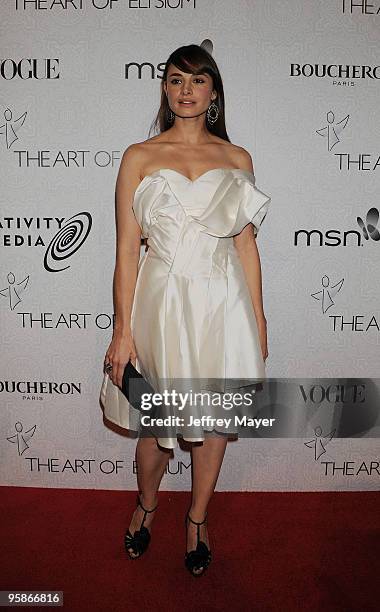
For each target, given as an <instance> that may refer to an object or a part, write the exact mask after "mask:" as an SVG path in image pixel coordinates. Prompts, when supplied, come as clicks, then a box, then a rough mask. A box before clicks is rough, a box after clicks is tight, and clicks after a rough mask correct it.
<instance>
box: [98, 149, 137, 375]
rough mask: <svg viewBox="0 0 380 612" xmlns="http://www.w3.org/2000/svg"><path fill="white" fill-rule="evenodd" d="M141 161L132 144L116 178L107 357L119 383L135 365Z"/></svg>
mask: <svg viewBox="0 0 380 612" xmlns="http://www.w3.org/2000/svg"><path fill="white" fill-rule="evenodd" d="M141 163H142V155H141V152H140V148H139V145H138V144H133V145H130V146H129V147H128V148H127V149H126V150H125V151H124V153H123V157H122V159H121V162H120V167H119V172H118V176H117V181H116V264H115V271H114V278H113V301H114V313H115V325H114V331H113V337H112V342H111V344H110V346H109V348H108V350H107V353H106V359H105V361H106V363H111V364H112V371H111V373H110V378H111V380H112V382H113V383H114V384H116V385H118V386H119V387H121V384H122V377H123V372H124V368H125V365H126V363H127V362H128V361H129V359H131V362H132V363H133V365H136V363H135V358H136V349H135V346H134V341H133V338H132V331H131V313H132V304H133V299H134V293H135V287H136V280H137V273H138V263H139V259H140V245H141V229H140V226H139V224H138V223H137V220H136V218H135V215H134V212H133V209H132V203H133V197H134V193H135V190H136V188H137V186H138V185H139V183H140V169H141Z"/></svg>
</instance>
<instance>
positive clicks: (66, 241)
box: [44, 212, 92, 272]
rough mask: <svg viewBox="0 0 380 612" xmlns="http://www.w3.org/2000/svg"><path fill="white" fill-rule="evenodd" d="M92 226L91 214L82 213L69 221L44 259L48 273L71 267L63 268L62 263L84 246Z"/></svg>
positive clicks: (50, 246)
mask: <svg viewBox="0 0 380 612" xmlns="http://www.w3.org/2000/svg"><path fill="white" fill-rule="evenodd" d="M91 226H92V219H91V215H90V213H87V212H81V213H78V214H77V215H74V216H73V217H70V219H68V220H67V222H66V223H65V225H64V226H63V227H61V229H60V230H59V232H58V233H57V234H56V235H55V236H54V237H53V239H52V240H51V242H50V244H49V246H48V248H47V251H46V253H45V257H44V266H45V269H46V270H48V272H62V270H67V268H69V267H70V266H69V265H67V266H65V267H62V262H63V261H64V260H66V259H68V258H69V257H71V256H72V255H74V253H75V252H76V251H77V250H78V249H79V248H80V247H81V246H82V244H83V243H84V241H85V240H86V238H87V236H88V234H89V232H90V230H91Z"/></svg>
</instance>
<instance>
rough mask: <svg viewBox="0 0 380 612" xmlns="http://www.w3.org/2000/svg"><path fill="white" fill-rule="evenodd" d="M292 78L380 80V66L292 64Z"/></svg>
mask: <svg viewBox="0 0 380 612" xmlns="http://www.w3.org/2000/svg"><path fill="white" fill-rule="evenodd" d="M290 76H294V77H297V76H304V77H313V76H315V77H319V78H322V79H323V78H325V77H329V78H331V79H365V78H368V79H380V66H356V65H355V64H352V65H349V64H345V65H343V64H302V65H301V64H290Z"/></svg>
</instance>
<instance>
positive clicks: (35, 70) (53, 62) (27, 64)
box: [0, 57, 59, 81]
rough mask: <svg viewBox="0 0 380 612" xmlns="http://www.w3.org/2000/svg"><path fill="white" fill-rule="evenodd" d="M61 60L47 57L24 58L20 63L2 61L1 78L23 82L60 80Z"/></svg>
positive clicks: (8, 60)
mask: <svg viewBox="0 0 380 612" xmlns="http://www.w3.org/2000/svg"><path fill="white" fill-rule="evenodd" d="M58 68H59V59H57V58H54V59H52V58H50V57H47V58H45V59H36V58H34V59H32V58H25V57H24V58H22V59H20V60H18V61H16V60H14V59H11V58H6V59H0V77H1V78H2V79H4V80H6V81H11V80H12V79H16V78H19V79H22V80H23V81H25V80H29V79H35V80H37V81H42V80H46V79H59V72H58Z"/></svg>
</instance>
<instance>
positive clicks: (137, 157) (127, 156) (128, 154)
mask: <svg viewBox="0 0 380 612" xmlns="http://www.w3.org/2000/svg"><path fill="white" fill-rule="evenodd" d="M163 141H164V138H163V135H162V134H158V135H157V136H153V137H152V138H148V139H147V140H144V141H141V142H135V143H133V144H131V145H129V147H127V149H125V151H124V153H123V158H122V162H123V163H124V164H127V165H128V166H131V167H132V169H134V171H135V172H136V171H138V172H139V174H140V178H141V177H142V175H143V173H144V166H145V165H146V163H147V162H148V163H149V159H150V157H151V156H152V154H153V155H155V154H156V147H155V146H154V145H158V144H161V145H162V142H163Z"/></svg>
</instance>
